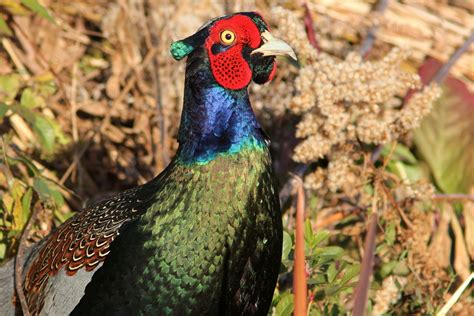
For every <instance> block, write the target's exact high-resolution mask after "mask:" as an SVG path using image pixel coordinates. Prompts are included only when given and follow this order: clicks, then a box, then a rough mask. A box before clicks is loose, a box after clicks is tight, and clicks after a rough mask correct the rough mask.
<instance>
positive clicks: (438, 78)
mask: <svg viewBox="0 0 474 316" xmlns="http://www.w3.org/2000/svg"><path fill="white" fill-rule="evenodd" d="M473 42H474V31H472V32H471V35H469V37H468V38H467V39H466V41H465V42H464V43H463V44H462V45H461V47H459V48H458V49H457V50H456V51H455V52H454V54H452V55H451V57H449V59H448V61H447V62H446V63H445V64H444V65H443V66H442V67H441V68H440V69H439V70H438V72H436V75H435V76H434V77H433V78H432V79H431V80H430V82H436V83H437V84H441V83H442V82H443V80H444V79H445V78H446V76H447V75H448V74H449V71H450V70H451V68H452V67H453V66H454V64H455V63H456V62H457V61H458V60H459V58H461V56H462V55H463V54H464V53H465V52H466V51H467V50H468V49H469V46H470V45H471V44H472V43H473Z"/></svg>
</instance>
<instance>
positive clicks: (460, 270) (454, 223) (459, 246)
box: [443, 203, 470, 280]
mask: <svg viewBox="0 0 474 316" xmlns="http://www.w3.org/2000/svg"><path fill="white" fill-rule="evenodd" d="M443 209H444V211H445V212H448V213H449V215H450V217H451V228H452V229H453V232H454V239H455V240H454V271H456V273H457V274H458V275H459V276H460V278H461V279H462V280H465V279H466V278H467V277H469V274H470V268H469V263H470V262H469V261H470V260H469V255H468V254H467V249H466V244H465V243H464V234H463V232H462V228H461V224H459V221H458V218H457V216H456V214H455V213H454V210H453V207H452V206H451V204H448V203H445V204H444V207H443Z"/></svg>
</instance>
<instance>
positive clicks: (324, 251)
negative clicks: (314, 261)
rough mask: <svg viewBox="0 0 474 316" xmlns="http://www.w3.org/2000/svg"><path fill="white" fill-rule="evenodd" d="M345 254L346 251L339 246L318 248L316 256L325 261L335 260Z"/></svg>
mask: <svg viewBox="0 0 474 316" xmlns="http://www.w3.org/2000/svg"><path fill="white" fill-rule="evenodd" d="M343 254H344V249H342V248H341V247H338V246H327V247H321V248H317V249H316V250H315V255H316V256H318V257H319V258H325V259H335V258H338V257H341V256H342V255H343Z"/></svg>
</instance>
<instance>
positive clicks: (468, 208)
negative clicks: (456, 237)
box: [463, 187, 474, 260]
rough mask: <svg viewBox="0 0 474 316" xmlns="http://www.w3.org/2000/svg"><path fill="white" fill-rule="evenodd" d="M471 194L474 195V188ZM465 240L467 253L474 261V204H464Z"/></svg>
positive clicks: (470, 202) (469, 202)
mask: <svg viewBox="0 0 474 316" xmlns="http://www.w3.org/2000/svg"><path fill="white" fill-rule="evenodd" d="M470 193H471V194H474V187H472V188H471V191H470ZM463 212H464V222H465V225H464V227H465V228H464V238H465V240H466V246H467V251H468V252H469V255H470V256H471V260H474V202H472V201H467V202H466V203H464V210H463Z"/></svg>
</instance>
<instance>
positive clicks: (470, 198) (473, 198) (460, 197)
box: [433, 193, 474, 201]
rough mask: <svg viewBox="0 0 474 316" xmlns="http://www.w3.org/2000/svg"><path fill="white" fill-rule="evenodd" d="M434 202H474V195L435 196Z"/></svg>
mask: <svg viewBox="0 0 474 316" xmlns="http://www.w3.org/2000/svg"><path fill="white" fill-rule="evenodd" d="M433 200H435V201H444V200H467V201H474V194H463V193H452V194H435V195H434V196H433Z"/></svg>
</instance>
